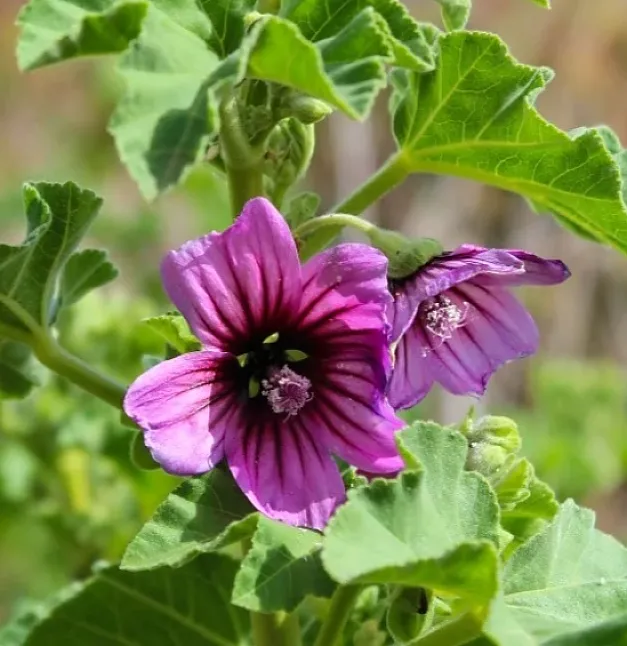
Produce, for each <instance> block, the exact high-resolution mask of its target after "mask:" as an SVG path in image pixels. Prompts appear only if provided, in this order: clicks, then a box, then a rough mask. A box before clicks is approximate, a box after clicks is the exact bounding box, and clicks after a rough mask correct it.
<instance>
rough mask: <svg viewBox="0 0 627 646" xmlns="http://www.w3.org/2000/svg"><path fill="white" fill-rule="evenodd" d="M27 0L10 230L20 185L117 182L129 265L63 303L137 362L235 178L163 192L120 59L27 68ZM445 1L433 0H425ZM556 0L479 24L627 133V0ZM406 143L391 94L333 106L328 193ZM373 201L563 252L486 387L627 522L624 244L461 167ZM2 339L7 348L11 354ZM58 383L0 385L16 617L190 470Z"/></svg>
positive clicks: (1, 509) (5, 512)
mask: <svg viewBox="0 0 627 646" xmlns="http://www.w3.org/2000/svg"><path fill="white" fill-rule="evenodd" d="M22 4H23V3H22V2H21V1H20V0H2V2H0V84H1V87H2V90H1V91H0V141H1V142H2V143H1V144H0V146H1V150H2V154H1V155H0V231H1V240H2V242H17V241H18V240H20V238H21V236H22V235H23V221H22V212H21V193H20V190H21V185H22V183H23V182H25V181H27V180H57V181H65V180H67V179H71V180H73V181H75V182H77V183H79V184H81V185H84V186H86V187H89V188H91V189H93V190H95V191H96V192H97V193H99V194H100V195H102V196H103V197H104V198H105V205H104V209H103V212H102V215H101V217H100V218H99V220H98V221H97V223H96V225H95V226H94V228H93V230H92V232H91V239H90V240H88V241H87V242H88V244H89V245H91V246H98V247H105V248H107V249H109V250H110V252H111V255H112V257H113V259H114V261H115V262H116V264H117V265H118V266H119V267H120V269H121V275H120V278H119V279H118V280H117V281H116V282H115V283H113V284H112V285H111V286H109V287H107V288H105V289H104V290H100V291H99V292H98V293H96V294H92V295H90V296H88V297H87V298H86V299H85V300H84V301H81V302H80V303H79V305H77V306H76V307H75V308H74V309H73V310H71V311H70V312H68V314H67V315H66V316H65V317H64V318H63V320H62V321H61V322H60V330H61V336H62V342H63V343H64V344H65V345H67V346H68V347H69V348H70V349H71V350H72V351H74V352H76V353H77V354H79V355H80V356H82V357H83V358H85V359H86V360H87V361H88V362H90V363H92V364H93V365H95V366H98V367H99V368H100V369H102V370H105V371H108V372H109V373H111V374H112V375H115V376H116V377H118V378H119V379H121V380H124V381H130V380H131V379H132V378H133V377H134V376H135V375H137V374H138V373H139V372H140V371H141V370H142V369H143V368H142V356H143V355H146V354H148V355H150V354H158V353H160V352H161V351H162V346H161V342H160V341H159V339H158V338H156V337H155V336H153V334H152V333H151V332H150V331H148V330H144V329H142V326H141V325H139V321H140V320H141V319H142V318H143V317H146V316H151V315H154V314H158V313H160V312H162V311H164V310H165V309H167V308H168V304H167V301H166V299H165V297H164V295H163V293H162V291H161V287H160V283H159V276H158V263H159V260H160V258H161V256H162V254H163V253H164V252H165V251H166V250H167V249H169V248H171V247H173V246H176V245H178V244H180V243H181V242H183V241H184V240H186V239H189V238H191V237H193V236H197V235H200V234H202V233H204V232H206V231H207V230H209V229H214V228H223V227H224V226H226V225H227V224H228V215H227V196H226V193H225V191H224V187H222V186H221V185H220V184H219V182H217V181H216V179H215V177H214V176H213V175H212V174H211V172H210V171H209V170H207V169H201V170H199V171H196V172H195V173H194V174H193V175H192V176H191V177H190V178H189V179H188V180H187V182H186V184H185V186H183V187H181V188H179V189H177V190H176V191H173V192H171V193H169V194H168V195H166V196H164V197H162V198H161V199H159V200H158V201H157V202H156V203H154V204H146V203H145V202H144V201H143V200H142V198H141V197H140V195H139V193H138V191H137V188H136V187H135V185H134V184H133V182H132V181H131V180H130V178H129V177H128V176H127V174H126V172H125V170H124V168H123V167H122V166H121V164H120V162H119V161H118V159H117V156H116V153H115V149H114V146H113V142H112V139H111V138H110V136H109V135H108V134H107V132H106V123H107V120H108V118H109V115H110V113H111V111H112V108H113V106H114V104H115V101H116V97H117V96H118V95H119V92H120V91H121V86H120V81H119V79H118V78H117V77H116V75H115V70H114V67H113V64H112V62H111V61H109V60H106V59H101V60H94V61H88V62H80V63H72V64H65V65H61V66H59V67H52V68H49V69H44V70H42V71H38V72H35V73H32V74H30V75H20V74H19V73H18V72H17V69H16V64H15V59H14V54H13V50H14V45H15V38H16V29H15V27H14V21H15V17H16V14H17V12H18V10H19V8H20V6H21V5H22ZM407 4H408V5H409V6H410V7H411V9H412V11H414V13H415V14H416V15H418V16H420V17H421V18H423V19H432V20H434V21H437V20H438V14H437V9H436V7H435V3H433V6H432V4H429V3H426V2H424V0H422V1H420V2H408V3H407ZM553 4H554V9H553V10H552V11H551V12H546V11H543V10H542V9H540V8H539V7H536V6H534V5H533V4H531V3H526V2H522V0H475V8H474V13H473V18H472V22H471V27H474V28H478V29H484V30H489V31H494V32H496V33H498V34H499V35H501V37H503V38H504V39H505V41H506V42H507V43H508V44H509V45H510V46H511V48H512V51H513V53H514V54H515V55H516V56H517V57H518V58H519V59H521V60H522V61H523V62H526V63H531V64H543V65H549V66H551V67H553V68H554V69H555V70H556V72H557V78H556V80H555V81H554V82H553V83H552V84H551V86H550V87H549V89H548V91H547V92H545V94H544V95H542V96H541V97H540V100H539V102H538V105H539V108H540V109H541V111H542V112H543V113H544V114H545V116H547V118H549V119H551V120H553V121H555V122H556V123H557V124H558V125H559V126H560V127H562V128H565V129H569V128H572V127H576V126H580V125H595V124H597V123H600V122H607V123H610V124H611V125H612V126H613V127H614V128H615V129H616V130H617V131H618V132H619V134H621V135H622V138H623V141H625V140H626V139H627V121H626V119H625V114H626V108H627V19H625V14H624V2H623V0H603V2H602V3H591V2H589V0H588V1H586V0H554V3H553ZM390 150H391V140H390V136H389V133H388V127H387V114H386V101H385V97H382V98H381V100H380V101H379V103H378V105H377V107H376V109H375V113H374V116H373V119H372V120H371V121H369V122H368V123H366V124H355V123H351V122H349V121H348V120H347V119H344V118H342V117H339V116H335V115H334V116H333V117H332V118H331V119H329V120H327V121H326V122H324V123H323V124H321V125H320V127H319V129H318V148H317V152H316V157H315V159H314V163H313V166H312V170H311V174H310V177H309V178H308V180H307V183H308V185H309V187H310V188H312V189H314V190H316V191H318V192H319V193H320V194H321V195H322V198H323V205H324V206H330V205H331V204H332V203H333V202H335V201H336V200H337V199H338V198H340V197H341V196H343V195H345V194H346V193H348V192H349V191H350V190H352V189H353V188H354V187H355V186H356V185H357V184H358V183H359V182H361V181H363V180H364V179H365V178H366V177H367V176H368V175H369V174H370V173H371V172H373V171H374V170H375V169H376V168H377V166H378V165H379V164H380V163H381V162H382V161H383V160H384V159H385V158H386V156H387V154H388V153H389V152H390ZM368 217H370V218H371V219H373V220H375V221H378V222H381V223H383V224H385V225H386V226H390V227H396V228H400V229H402V230H404V231H406V232H408V233H413V234H420V235H428V236H432V237H437V238H440V239H441V240H442V241H443V243H444V244H445V246H446V247H453V246H455V245H457V244H459V243H461V242H464V241H469V242H474V243H478V244H485V245H491V246H502V247H508V246H509V247H522V248H527V249H529V250H532V251H534V252H536V253H539V254H542V255H546V256H553V257H556V256H557V257H561V258H563V259H564V260H565V261H566V262H567V263H568V264H569V265H570V267H571V269H572V271H573V277H572V279H571V280H570V281H568V282H567V283H566V284H564V285H563V286H559V287H557V288H553V289H536V290H528V291H525V292H524V293H523V294H521V296H522V297H523V298H524V299H525V301H526V303H527V304H528V305H529V307H530V309H531V310H532V311H533V313H534V315H535V316H536V318H537V320H538V322H539V324H540V327H541V329H542V349H541V352H540V353H539V355H538V356H536V357H535V358H533V359H530V360H526V361H523V362H518V363H516V364H512V365H510V366H507V367H506V368H505V369H503V370H502V371H501V372H500V373H499V376H498V378H497V379H495V380H493V382H492V383H491V385H490V389H489V392H488V394H487V396H486V397H485V398H484V399H483V400H482V401H481V402H479V403H478V404H477V408H478V410H479V412H487V411H489V412H491V413H495V414H505V415H511V416H512V417H514V419H516V420H517V421H518V423H519V425H520V428H521V433H522V436H523V441H524V453H525V454H526V455H527V456H529V457H530V458H531V459H532V461H533V462H534V464H535V465H536V468H537V472H538V475H539V476H540V477H541V478H543V479H545V480H546V481H547V482H548V483H549V484H551V485H552V486H553V487H554V488H555V489H556V491H557V493H558V495H559V496H560V498H565V497H568V496H573V497H575V498H577V499H578V500H579V501H582V502H584V503H585V504H588V505H590V506H592V507H594V508H595V509H596V510H597V512H598V515H599V524H600V526H601V527H603V528H604V529H606V530H608V531H611V532H613V533H615V534H617V535H619V536H622V537H623V538H627V380H626V379H625V365H626V360H627V344H626V343H625V342H624V334H625V333H624V331H625V330H627V258H622V257H620V256H619V255H618V254H617V253H616V252H614V251H611V250H609V249H605V248H602V247H598V246H595V245H593V244H591V243H588V242H585V241H583V240H578V239H575V238H573V237H572V236H571V235H570V234H568V233H566V232H564V231H562V230H560V229H559V228H558V227H557V225H556V224H555V223H554V222H553V221H552V220H550V219H548V218H543V217H538V216H535V215H532V214H531V212H530V210H529V208H528V206H527V205H526V204H525V203H524V202H523V201H522V200H521V199H520V198H518V197H516V196H513V195H509V194H506V193H504V192H502V191H499V190H496V189H492V188H489V187H484V186H480V185H476V184H471V183H469V182H464V181H461V180H455V179H451V178H436V177H431V176H423V177H416V178H413V179H412V180H411V181H409V182H407V184H405V185H404V186H403V187H401V188H400V189H399V190H397V191H395V192H394V194H392V195H390V196H388V197H386V198H385V199H384V200H383V201H382V202H381V204H379V205H377V206H376V207H373V208H372V209H371V210H370V212H369V213H368ZM2 351H3V350H2V345H1V343H0V360H1V359H2ZM33 377H34V378H37V379H39V380H41V381H42V383H43V384H44V386H43V387H42V388H41V389H38V390H37V391H36V392H35V394H34V395H33V396H31V397H30V398H29V399H27V400H26V401H23V402H13V401H2V400H0V621H1V620H2V619H3V618H4V617H6V615H7V614H8V613H9V612H10V611H11V610H12V609H13V608H14V607H15V604H16V602H18V600H20V599H23V598H39V597H41V596H43V595H46V594H47V593H49V592H51V591H54V590H55V589H56V588H58V587H59V586H61V585H63V584H64V583H65V582H67V581H68V580H70V579H72V578H75V577H77V576H82V575H84V574H86V573H88V572H89V569H90V567H91V564H92V563H93V562H94V561H95V560H98V559H108V560H115V559H117V558H118V557H119V556H120V554H121V551H122V550H123V547H124V545H125V543H126V542H127V541H128V539H129V538H130V537H131V536H132V535H133V533H134V532H135V531H136V530H137V529H138V527H139V526H140V524H141V523H142V522H143V520H144V519H146V518H147V517H148V516H149V515H150V514H151V513H152V511H153V510H154V508H155V506H156V505H157V504H158V502H159V501H160V500H161V499H162V498H163V497H164V496H165V494H166V493H167V492H168V491H169V490H170V489H171V488H172V487H173V485H174V483H175V482H176V479H175V478H172V477H169V476H166V475H165V474H163V473H161V472H159V471H152V472H140V471H138V470H137V469H136V468H135V467H134V466H133V465H132V463H131V461H130V458H129V442H130V438H131V431H129V430H128V429H125V428H124V427H122V425H121V424H120V422H119V416H118V414H117V413H116V412H115V411H113V410H111V409H110V408H109V407H107V406H106V405H105V404H101V403H100V402H98V401H95V400H94V399H93V398H91V397H89V396H87V395H85V394H83V393H81V392H80V391H78V390H76V389H75V388H74V387H72V386H71V385H69V384H67V383H65V382H63V381H62V380H60V379H57V378H56V377H54V376H52V375H50V374H48V373H46V371H45V370H43V369H41V368H39V369H35V372H34V374H33ZM470 403H472V402H471V401H470V400H467V399H464V398H453V397H450V396H448V395H446V394H444V393H442V392H440V391H436V392H434V393H433V394H432V395H430V396H429V398H428V399H427V400H426V401H425V403H424V404H423V405H421V408H420V414H423V415H427V416H433V417H434V418H435V419H437V420H438V421H442V422H453V421H458V420H459V419H461V418H462V417H463V416H464V414H465V413H466V410H467V408H468V406H469V404H470Z"/></svg>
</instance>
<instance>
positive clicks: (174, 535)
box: [121, 468, 258, 571]
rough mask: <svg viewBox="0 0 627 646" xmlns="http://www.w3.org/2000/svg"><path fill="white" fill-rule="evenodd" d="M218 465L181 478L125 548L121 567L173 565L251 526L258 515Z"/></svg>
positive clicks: (246, 533)
mask: <svg viewBox="0 0 627 646" xmlns="http://www.w3.org/2000/svg"><path fill="white" fill-rule="evenodd" d="M254 512H255V510H254V509H253V507H252V505H251V504H250V502H248V499H247V498H246V497H245V496H244V494H243V493H242V492H241V490H240V489H239V487H238V486H237V484H236V483H235V481H234V480H233V478H232V477H231V476H230V474H229V473H227V472H226V471H223V470H222V469H221V468H216V469H213V471H210V472H209V473H208V474H206V475H203V476H199V477H196V478H190V479H189V480H186V481H185V482H183V483H181V484H180V485H179V486H178V487H177V488H176V489H175V490H174V491H173V492H172V493H171V494H170V495H169V496H168V497H167V498H166V499H165V501H164V502H163V503H162V504H161V505H159V507H158V508H157V511H156V512H155V514H154V516H153V517H152V519H151V520H149V521H148V522H147V523H146V524H145V525H144V526H143V527H142V529H141V530H140V531H139V534H137V536H135V538H134V539H133V540H132V541H131V543H130V544H129V546H128V547H127V548H126V552H125V553H124V557H123V559H122V564H121V567H122V568H123V569H125V570H133V571H136V570H150V569H154V568H157V567H160V566H162V565H170V566H177V565H180V564H181V563H185V562H187V561H189V560H190V559H193V558H194V557H195V556H197V555H198V554H202V553H203V552H211V551H214V550H218V549H220V548H222V547H225V546H226V545H230V544H232V543H235V542H237V541H240V540H242V539H243V538H246V537H249V536H251V535H252V534H253V532H254V531H255V528H256V526H257V520H258V515H257V514H256V513H254Z"/></svg>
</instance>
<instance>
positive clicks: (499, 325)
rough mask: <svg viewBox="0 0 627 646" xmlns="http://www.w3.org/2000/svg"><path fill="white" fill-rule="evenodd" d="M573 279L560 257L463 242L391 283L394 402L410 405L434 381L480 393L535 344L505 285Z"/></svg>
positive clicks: (532, 327) (530, 325)
mask: <svg viewBox="0 0 627 646" xmlns="http://www.w3.org/2000/svg"><path fill="white" fill-rule="evenodd" d="M569 276H570V272H569V271H568V269H567V267H566V266H565V265H564V263H563V262H561V261H560V260H546V259H543V258H540V257H538V256H535V255H534V254H531V253H528V252H526V251H521V250H518V249H507V250H505V249H485V248H483V247H475V246H473V245H462V246H461V247H458V248H457V249H455V250H454V251H450V252H447V253H444V254H442V255H441V256H437V257H435V258H433V259H431V260H430V261H429V262H428V263H427V264H426V265H424V266H423V267H421V268H420V269H418V271H416V272H415V273H414V274H412V275H411V276H408V277H407V278H404V279H402V280H392V281H391V282H390V290H391V292H392V295H393V297H394V303H393V304H392V305H391V306H390V317H389V318H390V320H391V321H392V341H394V342H396V343H397V346H396V351H395V357H396V359H395V365H394V371H393V374H392V379H391V381H390V386H389V398H390V402H391V404H392V405H393V406H394V408H409V407H411V406H413V405H415V404H417V403H418V402H419V401H421V400H422V399H423V398H424V397H425V395H426V394H427V393H428V392H429V390H430V389H431V387H432V386H433V384H434V383H435V382H438V383H440V384H441V385H442V386H443V387H444V388H446V389H447V390H448V391H449V392H451V393H453V394H456V395H469V394H472V395H482V394H483V393H484V392H485V389H486V386H487V382H488V380H489V378H490V376H491V375H492V373H494V372H495V371H496V369H497V368H498V367H499V366H501V365H503V364H504V363H506V362H508V361H511V360H513V359H519V358H522V357H525V356H528V355H530V354H532V353H533V352H535V351H536V349H537V347H538V329H537V327H536V324H535V323H534V321H533V319H532V318H531V315H530V314H529V312H527V310H526V309H525V308H524V307H523V306H522V305H521V304H520V302H519V301H518V300H517V299H516V298H515V297H514V296H513V295H512V294H511V293H510V292H509V290H508V288H509V287H515V286H518V285H554V284H556V283H561V282H562V281H564V280H566V279H567V278H568V277H569Z"/></svg>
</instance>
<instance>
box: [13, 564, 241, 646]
mask: <svg viewBox="0 0 627 646" xmlns="http://www.w3.org/2000/svg"><path fill="white" fill-rule="evenodd" d="M236 570H237V562H236V561H233V560H232V559H230V558H228V557H226V556H222V555H218V554H206V555H204V556H202V557H201V558H199V559H197V560H196V561H194V562H193V563H190V564H188V565H186V566H184V567H181V568H176V569H173V568H161V569H159V570H156V571H153V572H140V573H131V572H124V571H122V570H119V569H117V568H116V567H111V568H107V569H104V570H102V571H100V572H99V573H98V574H97V575H96V576H94V577H93V578H92V579H90V580H89V581H87V583H85V584H84V585H83V586H82V587H81V588H80V589H79V590H78V591H76V593H75V594H74V595H73V596H72V597H71V598H70V599H68V600H67V601H65V602H64V603H62V604H60V605H58V606H57V607H56V608H55V609H54V610H52V612H51V613H50V615H49V617H48V618H46V619H44V620H43V621H42V622H41V623H40V624H39V625H37V626H36V628H35V629H34V630H33V632H32V633H31V635H30V637H29V638H28V639H27V641H26V645H25V646H51V644H64V646H86V644H89V646H111V645H112V644H120V646H128V645H130V644H133V645H136V646H161V645H163V646H170V645H171V644H185V645H186V646H245V645H248V644H249V643H250V642H249V636H248V633H249V623H248V615H247V613H246V612H245V611H244V610H240V609H239V608H235V607H233V606H231V605H230V603H229V591H230V589H231V587H232V584H233V577H234V576H235V572H236Z"/></svg>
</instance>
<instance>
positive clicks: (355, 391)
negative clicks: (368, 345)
mask: <svg viewBox="0 0 627 646" xmlns="http://www.w3.org/2000/svg"><path fill="white" fill-rule="evenodd" d="M364 356H365V357H366V358H367V355H362V356H361V357H359V358H351V357H350V355H349V354H346V355H345V356H342V355H341V354H339V355H338V356H336V357H335V358H329V359H327V360H325V361H321V362H320V365H319V366H318V370H320V371H321V373H322V374H323V375H324V379H323V380H321V379H318V380H315V381H314V384H315V390H314V398H313V400H312V402H311V403H310V404H309V406H308V408H307V409H304V410H303V413H306V415H307V416H308V417H309V418H310V419H311V420H312V421H313V422H314V423H315V428H316V437H319V438H320V442H321V443H322V444H324V446H325V447H326V448H327V449H328V450H329V451H330V452H331V453H333V454H335V455H337V456H338V457H340V458H342V459H343V460H345V461H346V462H348V463H350V464H352V465H354V466H356V467H357V468H358V469H363V470H364V471H369V472H372V473H391V472H395V471H399V470H400V469H402V468H403V461H402V459H401V457H400V455H399V453H398V448H397V446H396V442H395V434H396V432H397V431H398V430H399V429H400V428H402V427H403V426H405V424H404V422H403V421H402V420H401V419H399V418H398V417H396V415H395V414H394V411H393V410H392V407H391V406H390V405H389V403H388V402H387V400H386V399H385V396H384V393H385V388H386V381H385V378H384V375H383V374H382V367H381V365H380V364H379V363H378V362H376V361H367V360H364Z"/></svg>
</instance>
